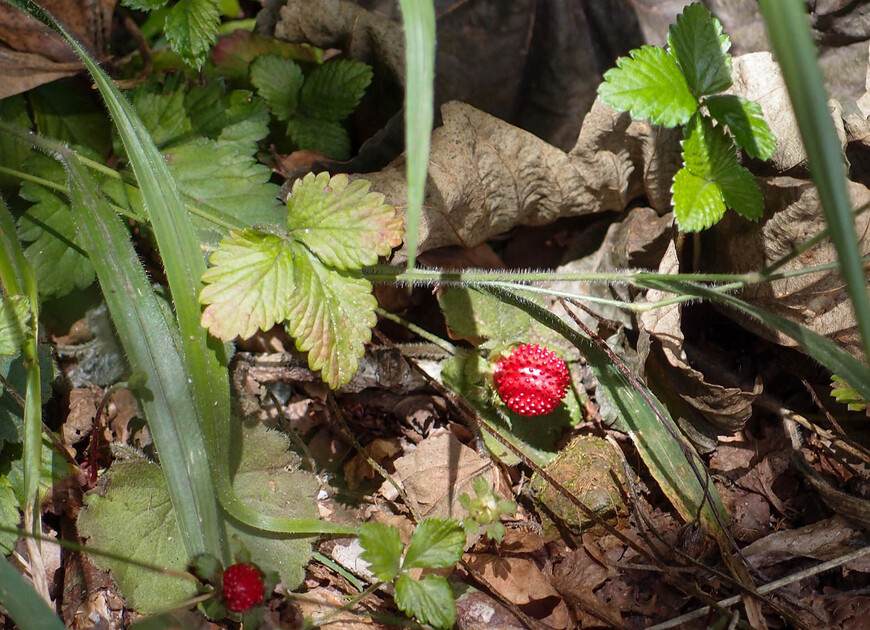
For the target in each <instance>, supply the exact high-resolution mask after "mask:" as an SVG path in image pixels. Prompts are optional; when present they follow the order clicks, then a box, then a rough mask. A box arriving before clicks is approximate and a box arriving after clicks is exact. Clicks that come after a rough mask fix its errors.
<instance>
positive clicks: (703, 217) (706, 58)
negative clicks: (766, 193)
mask: <svg viewBox="0 0 870 630" xmlns="http://www.w3.org/2000/svg"><path fill="white" fill-rule="evenodd" d="M730 47H731V41H730V39H729V38H728V36H727V35H725V34H724V33H723V32H722V24H721V23H720V22H719V20H717V19H716V18H714V17H713V16H712V15H711V14H710V11H709V10H707V8H706V7H704V6H703V5H701V4H697V3H695V4H691V5H689V6H688V7H686V8H685V9H684V10H683V12H682V13H681V14H680V15H679V16H678V17H677V21H676V23H675V24H674V25H672V26H671V28H670V31H669V33H668V46H667V48H661V47H658V46H642V47H641V48H638V49H635V50H632V51H631V52H630V53H629V56H628V57H622V58H620V59H619V60H617V62H616V65H617V67H616V68H612V69H611V70H608V71H607V73H605V75H604V82H603V83H602V84H601V86H600V87H599V88H598V95H599V96H600V97H601V100H603V101H604V102H605V103H607V104H608V105H611V106H612V107H614V108H615V109H617V110H620V111H627V112H630V114H631V116H632V118H634V119H636V120H643V119H647V118H648V119H649V120H650V121H652V122H653V123H654V124H657V125H664V126H666V127H675V126H677V125H681V126H682V128H683V167H682V168H681V169H680V170H679V171H677V173H676V175H675V176H674V181H673V186H672V188H671V192H672V193H673V205H674V216H675V218H676V221H677V225H678V226H679V227H680V229H682V230H684V231H687V232H693V231H697V230H703V229H705V228H708V227H710V226H711V225H713V224H715V223H717V222H718V221H719V220H720V219H721V218H722V216H723V215H724V214H725V209H726V207H727V208H732V209H733V210H734V211H735V212H737V213H739V214H741V215H743V216H744V217H746V218H748V219H753V220H757V219H759V218H760V217H761V215H762V212H763V200H762V197H761V190H760V189H759V187H758V184H757V183H756V182H755V178H754V177H753V176H752V174H751V173H750V172H749V171H748V170H747V169H746V168H744V167H743V166H741V165H740V164H739V162H738V159H737V148H738V147H739V148H740V149H743V150H744V151H745V152H746V154H747V155H749V156H750V157H753V158H759V159H762V160H766V159H768V158H769V157H770V156H771V155H773V152H774V150H775V148H776V139H775V138H774V136H773V133H772V132H771V130H770V127H768V125H767V123H766V122H765V121H764V118H763V117H762V112H761V107H760V106H759V105H758V104H757V103H754V102H752V101H749V100H747V99H745V98H742V97H740V96H735V95H733V94H723V92H724V91H725V90H727V89H728V88H729V87H730V86H731V56H730V55H729V54H728V49H729V48H730Z"/></svg>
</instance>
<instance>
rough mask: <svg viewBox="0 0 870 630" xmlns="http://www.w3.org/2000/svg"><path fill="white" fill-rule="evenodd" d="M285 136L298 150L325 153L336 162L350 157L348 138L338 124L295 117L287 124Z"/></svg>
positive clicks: (345, 131) (305, 117) (309, 117)
mask: <svg viewBox="0 0 870 630" xmlns="http://www.w3.org/2000/svg"><path fill="white" fill-rule="evenodd" d="M287 134H288V135H289V136H290V139H291V140H293V143H294V144H295V145H296V147H297V148H299V149H308V150H309V151H317V152H319V153H325V154H326V155H328V156H330V157H332V158H335V159H336V160H346V159H348V158H349V157H350V136H348V135H347V130H346V129H345V128H344V126H343V125H342V124H341V123H340V122H336V121H334V120H322V119H320V118H312V117H311V116H299V115H296V116H293V118H291V119H290V120H289V121H288V123H287Z"/></svg>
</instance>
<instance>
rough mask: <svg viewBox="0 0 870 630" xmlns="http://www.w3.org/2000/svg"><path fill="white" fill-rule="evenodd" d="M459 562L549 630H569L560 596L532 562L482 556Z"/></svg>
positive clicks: (524, 559)
mask: <svg viewBox="0 0 870 630" xmlns="http://www.w3.org/2000/svg"><path fill="white" fill-rule="evenodd" d="M463 560H465V562H466V563H467V564H468V566H470V567H471V568H472V569H474V570H475V571H477V572H478V573H480V574H481V575H483V577H484V578H486V581H487V582H489V584H491V585H492V587H493V588H494V589H495V590H496V591H497V592H498V593H499V595H501V596H502V597H504V598H505V599H507V600H508V601H510V602H512V603H514V604H516V605H517V606H520V607H521V608H526V607H534V611H535V614H534V616H535V617H538V618H539V619H541V620H542V621H543V622H544V623H546V624H547V625H548V626H549V627H551V628H568V627H571V619H570V614H569V612H568V607H567V606H566V605H565V602H564V600H563V599H562V596H561V595H560V594H559V592H558V591H557V590H556V589H555V588H553V585H552V584H551V583H550V578H548V577H547V576H546V575H544V573H543V572H542V571H541V570H540V569H539V568H538V566H537V565H536V564H535V563H534V561H533V560H530V559H528V558H512V557H507V558H503V557H501V556H497V555H494V554H486V553H482V554H467V555H466V556H465V557H464V558H463ZM524 612H528V610H524Z"/></svg>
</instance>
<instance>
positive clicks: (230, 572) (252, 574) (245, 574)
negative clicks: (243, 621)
mask: <svg viewBox="0 0 870 630" xmlns="http://www.w3.org/2000/svg"><path fill="white" fill-rule="evenodd" d="M223 590H224V602H225V603H226V605H227V608H229V609H230V610H232V611H233V612H244V611H246V610H250V609H251V608H253V607H254V606H256V605H257V604H259V603H260V602H261V601H263V597H264V594H265V593H264V592H263V591H264V586H263V576H262V574H260V570H259V569H258V568H257V567H255V566H254V565H253V564H234V565H233V566H231V567H228V568H227V570H226V571H224V589H223Z"/></svg>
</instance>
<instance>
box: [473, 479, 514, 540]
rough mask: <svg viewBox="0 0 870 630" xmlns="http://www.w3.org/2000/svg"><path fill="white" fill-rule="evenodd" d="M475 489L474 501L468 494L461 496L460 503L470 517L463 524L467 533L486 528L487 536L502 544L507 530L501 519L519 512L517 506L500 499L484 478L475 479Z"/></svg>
mask: <svg viewBox="0 0 870 630" xmlns="http://www.w3.org/2000/svg"><path fill="white" fill-rule="evenodd" d="M473 487H474V494H475V497H474V498H473V499H472V498H471V497H470V496H469V495H468V494H461V495H460V496H459V503H460V504H461V505H462V507H464V508H465V509H466V510H468V513H469V517H468V518H466V519H465V520H464V521H463V522H462V524H463V526H464V527H465V531H466V532H469V533H470V532H474V531H477V529H478V528H479V527H480V526H485V527H486V535H487V536H489V537H490V538H492V539H493V540H495V541H498V542H501V539H502V538H504V533H505V528H504V525H502V523H501V521H499V518H500V517H501V515H502V514H514V513H515V512H516V511H517V504H516V503H514V502H513V501H508V500H507V499H502V498H500V497H499V496H498V495H497V494H496V493H495V490H493V489H492V488H490V487H489V484H487V483H486V479H484V478H483V477H475V479H474V486H473Z"/></svg>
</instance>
